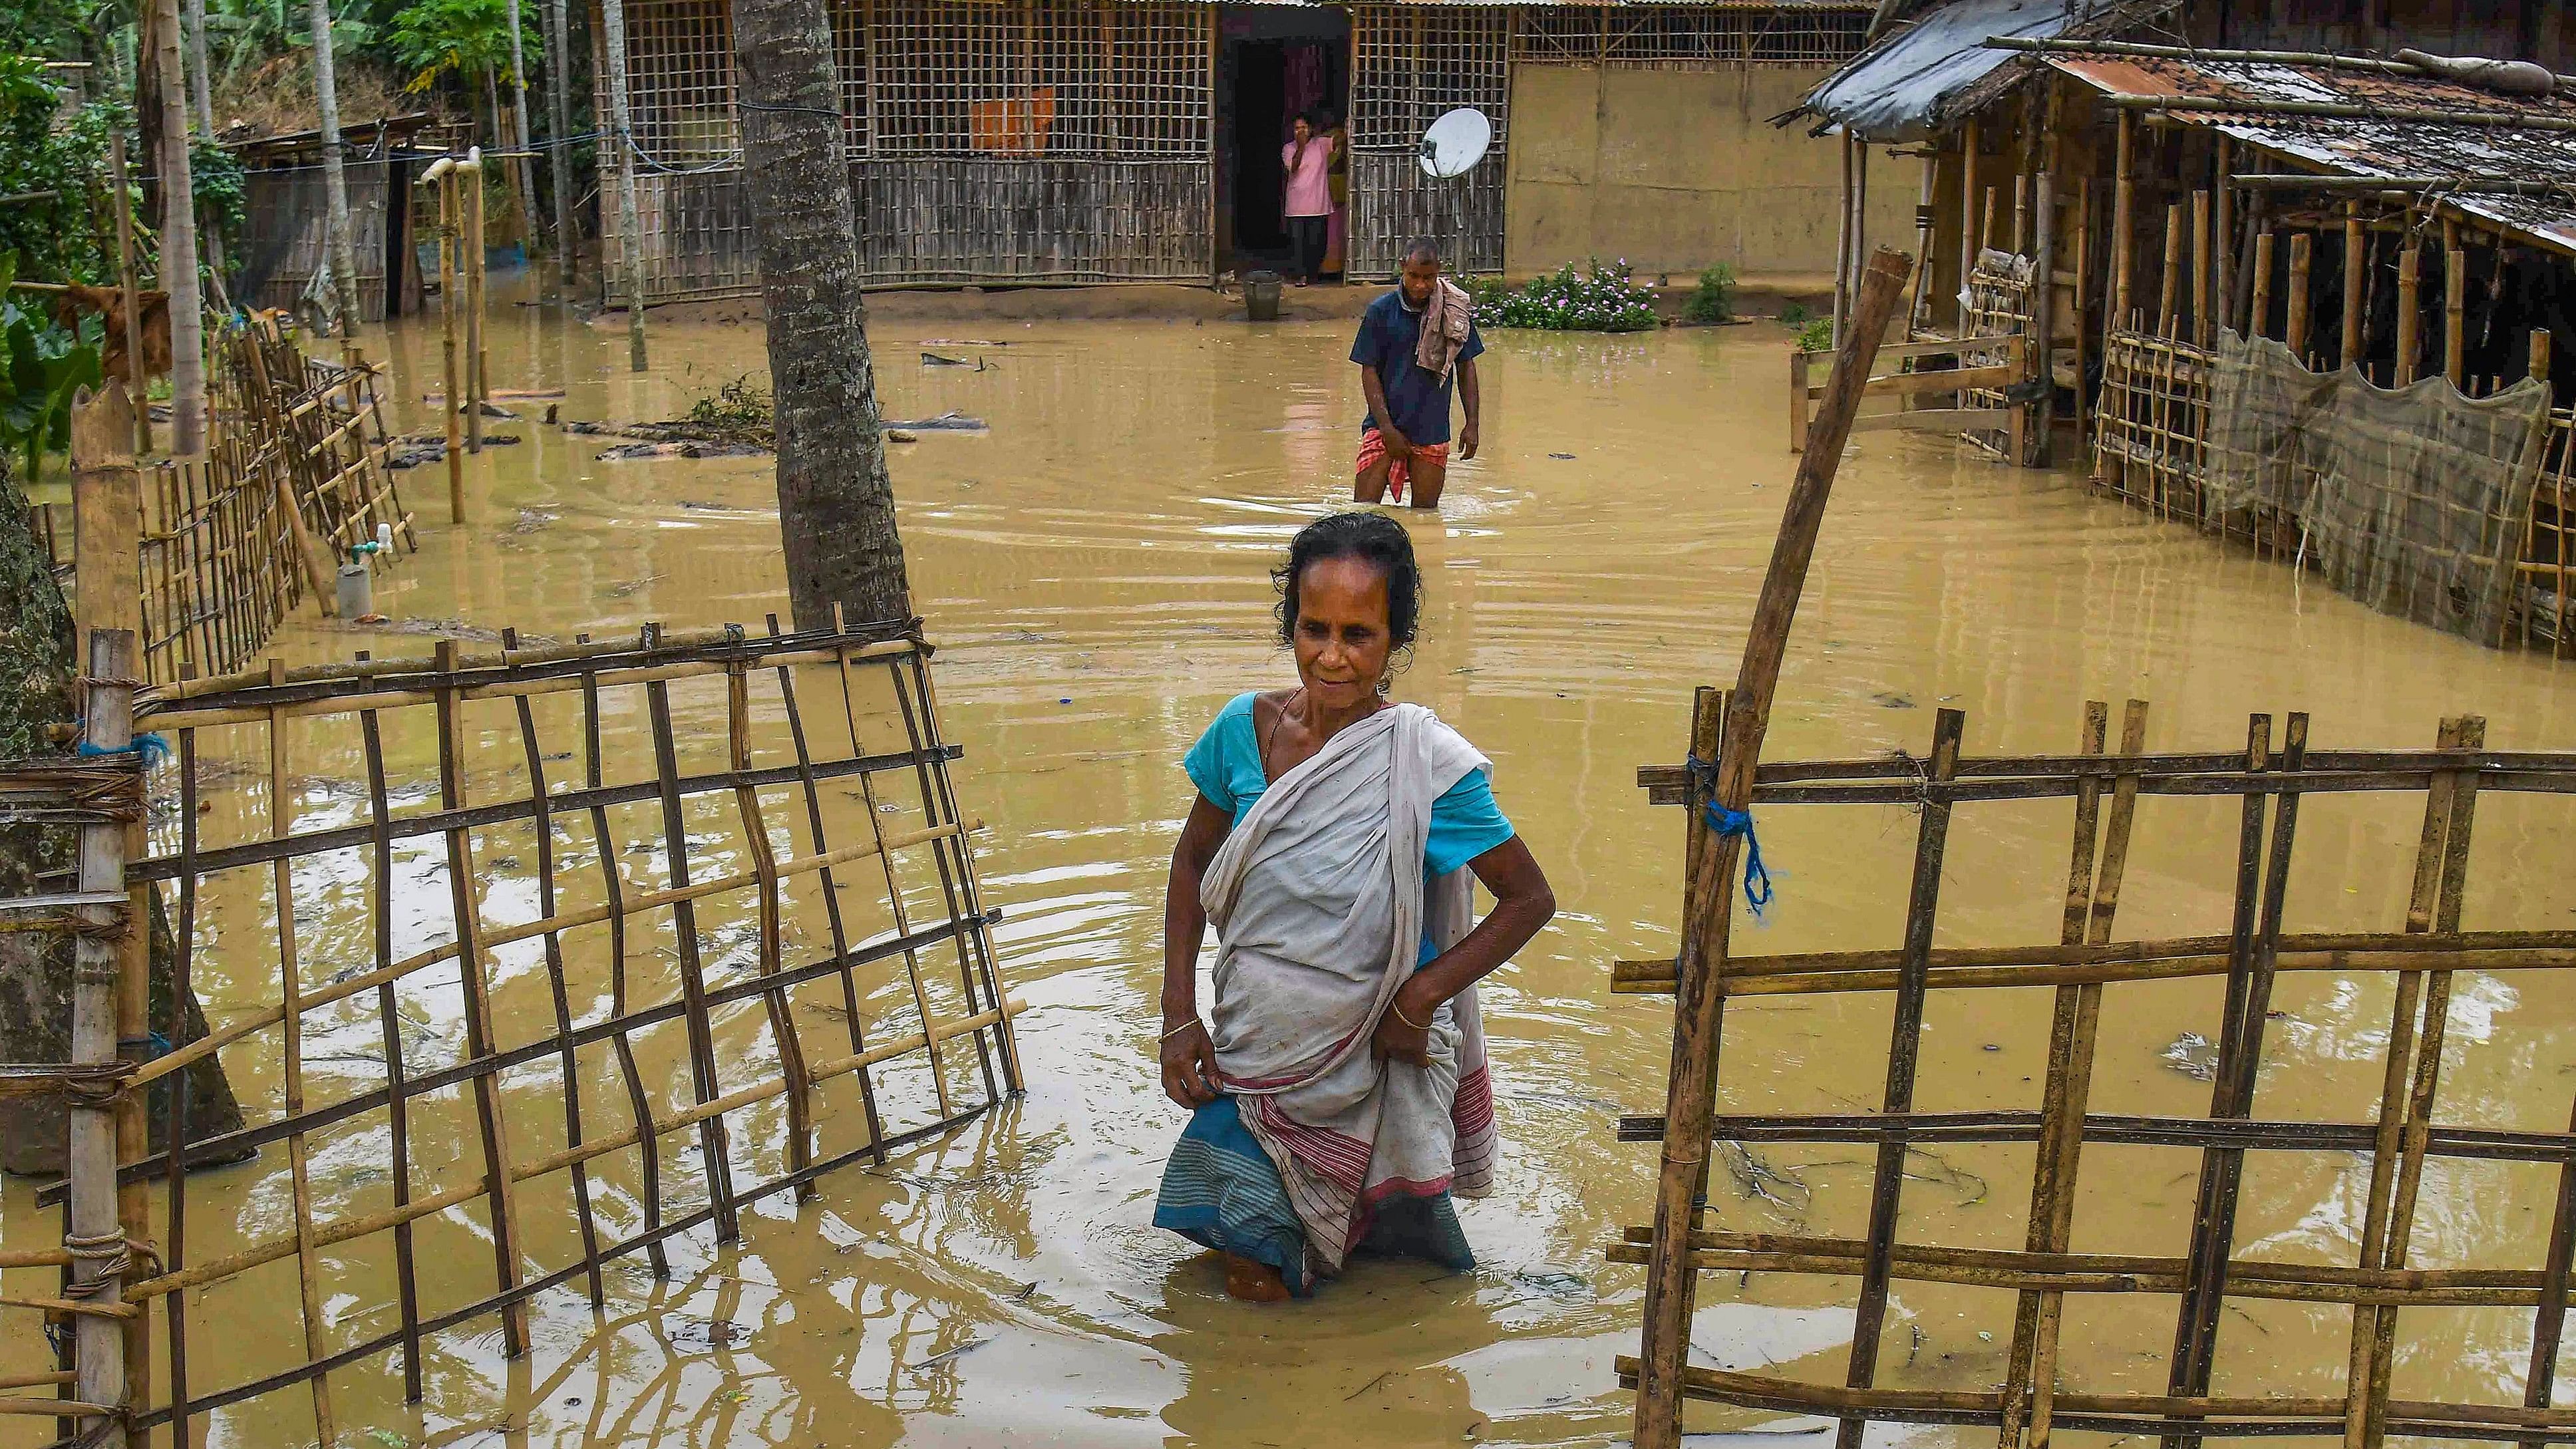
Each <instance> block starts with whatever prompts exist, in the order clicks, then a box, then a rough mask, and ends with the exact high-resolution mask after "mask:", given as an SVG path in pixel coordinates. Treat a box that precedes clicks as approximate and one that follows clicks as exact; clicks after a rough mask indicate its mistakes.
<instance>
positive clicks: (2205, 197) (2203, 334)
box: [2191, 191, 2217, 347]
mask: <svg viewBox="0 0 2576 1449" xmlns="http://www.w3.org/2000/svg"><path fill="white" fill-rule="evenodd" d="M2209 250H2210V235H2209V193H2208V192H2206V191H2195V192H2193V193H2192V194H2191V335H2192V340H2193V341H2195V342H2197V343H2199V344H2200V345H2201V346H2203V347H2207V346H2208V345H2210V343H2211V342H2212V341H2214V340H2216V334H2215V333H2214V332H2213V331H2212V330H2211V324H2212V323H2213V322H2215V321H2216V320H2217V319H2215V318H2213V317H2211V316H2210V313H2209V307H2210V291H2209V281H2210V278H2209Z"/></svg>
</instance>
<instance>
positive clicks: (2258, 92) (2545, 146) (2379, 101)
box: [2047, 52, 2576, 254]
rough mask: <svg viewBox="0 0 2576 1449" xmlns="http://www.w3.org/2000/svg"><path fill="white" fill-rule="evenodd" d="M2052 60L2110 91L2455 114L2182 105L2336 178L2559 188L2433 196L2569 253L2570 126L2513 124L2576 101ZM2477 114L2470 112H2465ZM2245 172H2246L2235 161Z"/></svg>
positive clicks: (2340, 74) (2345, 77) (2287, 73)
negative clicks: (2543, 192) (2559, 190)
mask: <svg viewBox="0 0 2576 1449" xmlns="http://www.w3.org/2000/svg"><path fill="white" fill-rule="evenodd" d="M2047 60H2048V64H2049V65H2050V66H2052V67H2054V68H2055V69H2057V70H2058V71H2060V72H2061V73H2063V74H2065V75H2068V76H2071V77H2073V78H2075V79H2077V80H2080V81H2082V82H2084V83H2085V84H2087V85H2090V86H2092V87H2093V88H2094V89H2096V90H2099V91H2101V92H2102V93H2103V94H2105V95H2111V96H2126V97H2139V96H2188V97H2194V98H2202V99H2216V100H2221V101H2225V100H2244V101H2255V102H2264V101H2296V102H2311V103H2321V104H2325V105H2331V106H2357V107H2361V108H2364V109H2367V110H2375V111H2383V112H2396V111H2405V112H2423V111H2428V110H2430V111H2445V112H2453V113H2458V114H2460V115H2461V116H2462V117H2463V119H2462V120H2459V121H2444V120H2439V119H2428V118H2423V117H2421V116H2419V115H2409V116H2406V117H2404V118H2400V117H2399V116H2396V115H2365V116H2354V117H2344V116H2309V115H2279V114H2268V113H2262V112H2258V111H2251V110H2248V111H2228V110H2223V109H2222V110H2178V111H2171V112H2168V113H2167V114H2169V115H2171V116H2172V118H2173V119H2174V120H2176V121H2178V122H2182V123H2185V124H2190V125H2205V126H2211V127H2215V128H2216V129H2218V130H2219V131H2222V132H2224V133H2225V134H2227V135H2229V136H2232V137H2234V138H2236V139H2237V140H2239V141H2242V142H2245V143H2246V144H2248V145H2251V146H2254V147H2256V148H2258V149H2260V150H2262V151H2264V152H2267V153H2269V154H2270V155H2272V156H2273V157H2275V158H2278V159H2281V160H2286V161H2289V162H2292V163H2305V164H2304V167H2302V168H2300V169H2314V170H2317V171H2322V172H2326V173H2328V174H2332V175H2341V176H2379V177H2390V178H2408V179H2416V178H2426V177H2450V178H2496V177H2507V178H2511V179H2513V180H2516V181H2533V182H2545V183H2555V184H2559V185H2562V186H2564V187H2565V191H2564V193H2563V194H2561V195H2554V196H2499V195H2477V194H2467V193H2440V192H2436V193H2434V194H2435V195H2436V196H2438V197H2439V199H2440V201H2441V203H2442V204H2443V205H2445V206H2449V207H2451V208H2454V209H2456V210H2458V211H2459V212H2461V213H2463V214H2466V215H2469V216H2473V217H2477V218H2479V219H2480V220H2483V221H2486V222H2488V223H2491V224H2493V225H2496V226H2499V227H2502V228H2504V229H2505V230H2507V231H2509V232H2512V233H2515V234H2518V235H2520V236H2522V237H2524V238H2526V239H2528V240H2531V241H2535V242H2539V243H2541V244H2543V245H2546V246H2550V247H2553V248H2555V249H2557V250H2559V251H2562V252H2568V253H2571V254H2576V131H2570V130H2557V129H2551V128H2549V126H2548V125H2547V124H2544V125H2541V126H2531V125H2516V124H2510V121H2511V120H2512V119H2514V118H2519V117H2528V118H2537V119H2541V120H2543V121H2544V122H2545V123H2549V122H2554V123H2558V124H2563V125H2567V126H2576V101H2569V100H2567V99H2566V98H2564V97H2552V98H2550V99H2546V100H2528V99H2520V98H2507V97H2502V96H2498V95H2495V94H2493V93H2491V92H2488V91H2483V90H2478V89H2475V88H2472V87H2469V86H2464V85H2458V84H2454V83H2452V82H2450V81H2445V80H2436V79H2432V78H2429V77H2417V76H2392V75H2377V74H2370V73H2366V72H2357V71H2350V70H2341V69H2337V68H2335V67H2331V66H2325V65H2290V64H2278V63H2273V62H2268V61H2240V60H2211V59H2198V60H2188V61H2186V60H2180V59H2167V58H2163V57H2142V56H2127V55H2099V54H2091V55H2087V54H2068V53H2062V52H2060V53H2052V54H2050V55H2049V56H2048V57H2047ZM2471 118H2476V119H2471ZM2240 169H2243V168H2240Z"/></svg>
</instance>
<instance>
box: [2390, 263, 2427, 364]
mask: <svg viewBox="0 0 2576 1449" xmlns="http://www.w3.org/2000/svg"><path fill="white" fill-rule="evenodd" d="M2423 284H2424V249H2423V248H2422V247H2419V246H2417V245H2415V244H2414V243H2413V242H2411V241H2410V242H2408V243H2407V244H2406V247H2405V249H2404V250H2403V251H2400V252H2399V253H2398V254H2397V361H2396V363H2395V364H2394V365H2393V367H2392V369H2391V372H2390V376H2391V377H2393V378H2394V379H2395V381H2396V385H2397V386H2399V387H2404V386H2406V385H2407V384H2408V383H2410V382H2413V381H2414V380H2415V352H2416V349H2417V348H2419V347H2421V346H2422V345H2423V341H2424V338H2423V332H2424V317H2423V302H2424V298H2423Z"/></svg>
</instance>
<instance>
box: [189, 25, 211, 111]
mask: <svg viewBox="0 0 2576 1449" xmlns="http://www.w3.org/2000/svg"><path fill="white" fill-rule="evenodd" d="M188 63H189V64H190V65H192V66H195V67H196V71H195V73H194V74H192V75H190V76H189V77H188V79H189V80H191V81H193V82H195V84H193V85H191V86H190V87H189V90H190V91H191V92H192V93H193V94H194V96H195V98H196V102H197V129H198V130H200V131H203V132H205V133H206V134H207V135H208V136H212V135H214V134H215V73H214V71H213V70H212V69H211V68H209V67H208V66H207V64H206V0H188Z"/></svg>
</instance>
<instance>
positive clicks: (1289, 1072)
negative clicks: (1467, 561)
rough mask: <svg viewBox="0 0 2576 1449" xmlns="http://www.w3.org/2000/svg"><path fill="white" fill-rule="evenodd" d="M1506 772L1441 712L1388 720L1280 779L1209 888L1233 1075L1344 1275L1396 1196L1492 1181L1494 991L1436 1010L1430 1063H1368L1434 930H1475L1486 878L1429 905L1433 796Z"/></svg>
mask: <svg viewBox="0 0 2576 1449" xmlns="http://www.w3.org/2000/svg"><path fill="white" fill-rule="evenodd" d="M1489 768H1490V764H1489V763H1488V762H1487V761H1486V760H1485V758H1484V757H1483V756H1482V755H1480V754H1478V753H1477V751H1476V749H1475V747H1474V746H1472V745H1470V744H1468V743H1467V741H1466V740H1465V739H1464V738H1462V737H1461V736H1460V735H1459V734H1458V733H1457V732H1456V731H1455V730H1452V729H1450V728H1449V727H1448V726H1446V725H1444V724H1442V723H1441V722H1440V721H1439V719H1438V718H1437V717H1436V716H1434V715H1433V714H1432V713H1431V712H1430V711H1429V710H1427V709H1424V708H1422V707H1421V706H1419V705H1408V704H1399V705H1394V706H1391V707H1389V708H1387V709H1383V710H1380V711H1379V712H1377V713H1376V714H1374V715H1371V716H1369V717H1368V718H1366V719H1364V720H1361V721H1359V722H1357V723H1355V724H1352V725H1350V726H1348V727H1346V728H1344V729H1343V730H1342V731H1341V732H1340V733H1338V734H1336V735H1334V736H1333V737H1332V739H1331V740H1329V741H1328V742H1327V743H1326V744H1325V746H1324V748H1323V749H1322V750H1321V751H1319V752H1318V753H1317V754H1316V755H1315V756H1314V758H1312V759H1310V760H1307V761H1306V762H1305V763H1304V764H1301V765H1299V766H1298V767H1297V768H1295V769H1293V770H1291V771H1289V772H1288V773H1287V774H1286V775H1285V776H1284V777H1282V778H1281V779H1279V780H1278V781H1277V782H1276V783H1274V784H1273V785H1272V786H1271V787H1270V789H1269V790H1268V791H1267V792H1266V793H1265V794H1264V795H1263V796H1262V797H1261V799H1260V800H1259V801H1258V802H1257V803H1256V804H1254V806H1253V807H1252V809H1251V811H1250V813H1249V814H1247V815H1245V816H1244V818H1243V819H1242V820H1241V821H1240V822H1239V823H1238V824H1237V825H1236V827H1235V829H1234V831H1233V833H1232V834H1231V835H1229V836H1228V837H1227V838H1226V842H1225V844H1224V846H1223V847H1221V848H1220V849H1219V850H1218V851H1217V854H1216V858H1215V860H1214V861H1212V862H1211V863H1210V866H1209V868H1208V871H1207V874H1206V877H1205V879H1204V882H1203V884H1202V887H1201V901H1202V903H1203V904H1204V905H1205V906H1206V908H1207V913H1208V919H1209V921H1210V922H1212V923H1213V924H1214V925H1215V926H1216V928H1217V932H1218V936H1219V940H1220V943H1221V944H1220V945H1219V947H1218V951H1217V959H1216V967H1215V976H1214V985H1215V995H1216V1002H1215V1010H1214V1013H1213V1015H1214V1020H1215V1030H1214V1037H1215V1046H1216V1057H1217V1067H1218V1070H1219V1073H1220V1075H1221V1076H1222V1077H1223V1079H1224V1085H1225V1088H1226V1090H1227V1091H1228V1092H1229V1093H1231V1094H1233V1095H1234V1096H1235V1097H1236V1098H1238V1099H1239V1103H1240V1109H1241V1114H1242V1119H1243V1124H1244V1126H1245V1127H1246V1128H1247V1129H1248V1130H1249V1131H1250V1132H1251V1134H1252V1136H1253V1137H1254V1138H1255V1139H1256V1140H1257V1141H1259V1142H1260V1144H1261V1146H1262V1148H1263V1150H1264V1152H1265V1153H1266V1154H1267V1155H1268V1156H1269V1157H1270V1159H1271V1160H1272V1162H1273V1163H1275V1164H1276V1165H1277V1166H1278V1168H1279V1173H1280V1178H1281V1181H1282V1184H1283V1186H1284V1187H1285V1188H1286V1190H1287V1195H1288V1198H1289V1201H1290V1203H1291V1205H1292V1206H1293V1207H1294V1208H1295V1210H1296V1213H1297V1218H1298V1221H1299V1222H1300V1223H1301V1224H1302V1225H1303V1226H1304V1228H1305V1230H1306V1239H1307V1247H1308V1251H1309V1252H1310V1253H1312V1254H1313V1255H1314V1257H1315V1258H1316V1259H1317V1260H1318V1262H1319V1263H1320V1265H1321V1266H1322V1268H1323V1269H1324V1271H1326V1272H1339V1271H1340V1270H1341V1266H1342V1262H1343V1259H1344V1258H1345V1257H1346V1256H1347V1255H1348V1253H1349V1251H1350V1250H1351V1248H1352V1247H1353V1246H1354V1245H1356V1244H1357V1243H1358V1241H1359V1239H1360V1238H1361V1236H1362V1235H1363V1234H1364V1233H1365V1232H1366V1231H1367V1228H1368V1226H1369V1219H1370V1215H1371V1212H1372V1210H1373V1209H1374V1207H1375V1206H1376V1205H1377V1204H1378V1203H1380V1202H1383V1201H1385V1200H1386V1199H1388V1198H1390V1197H1395V1196H1410V1197H1424V1196H1429V1195H1432V1194H1436V1193H1439V1192H1443V1191H1446V1192H1449V1193H1452V1194H1454V1195H1456V1196H1459V1197H1481V1196H1483V1195H1485V1194H1486V1193H1487V1192H1489V1191H1490V1190H1491V1188H1492V1183H1493V1169H1494V1160H1495V1155H1496V1147H1497V1142H1496V1133H1495V1127H1494V1107H1493V1085H1492V1078H1491V1075H1490V1073H1489V1071H1488V1069H1487V1063H1486V1053H1485V1033H1484V1023H1483V1019H1482V1017H1481V1015H1480V1013H1479V1011H1478V1008H1477V1002H1476V991H1475V988H1474V987H1472V986H1471V987H1469V988H1468V989H1467V990H1465V991H1463V992H1460V993H1459V994H1458V995H1457V996H1456V997H1454V998H1452V999H1451V1000H1450V1001H1449V1002H1448V1003H1447V1004H1446V1005H1444V1006H1442V1007H1441V1008H1440V1009H1439V1010H1438V1011H1436V1012H1435V1013H1434V1014H1433V1016H1432V1020H1431V1022H1430V1051H1429V1055H1430V1057H1431V1065H1430V1066H1428V1067H1423V1066H1417V1065H1415V1064H1413V1063H1410V1062H1385V1061H1379V1060H1377V1059H1376V1058H1375V1057H1374V1056H1373V1055H1372V1054H1371V1052H1370V1050H1369V1041H1370V1037H1371V1035H1372V1033H1374V1032H1375V1030H1376V1029H1377V1024H1378V1020H1379V1018H1380V1017H1381V1016H1382V1015H1383V1014H1384V1013H1385V1012H1386V1011H1387V1010H1388V1008H1389V1006H1390V1005H1391V1004H1392V1002H1393V1001H1394V999H1395V993H1396V988H1397V987H1399V986H1401V985H1402V984H1403V982H1404V980H1405V978H1407V977H1408V976H1410V975H1412V974H1413V971H1414V969H1415V966H1416V964H1417V959H1418V958H1417V952H1418V943H1419V942H1420V941H1421V940H1422V939H1423V937H1424V935H1425V934H1426V932H1427V933H1428V934H1429V935H1430V937H1431V938H1432V940H1433V941H1434V942H1435V943H1436V944H1437V946H1438V947H1439V949H1441V950H1446V949H1448V948H1449V947H1450V946H1452V945H1454V944H1455V943H1456V942H1457V941H1458V939H1459V938H1460V937H1463V936H1464V935H1465V934H1466V933H1467V930H1468V927H1469V925H1470V914H1471V911H1470V900H1469V883H1468V879H1467V873H1466V872H1464V871H1455V872H1452V873H1450V874H1449V875H1446V876H1442V877H1439V878H1437V879H1435V880H1434V881H1432V882H1430V883H1429V885H1430V889H1429V892H1428V894H1427V895H1426V893H1425V884H1426V883H1425V881H1424V879H1423V845H1424V841H1425V839H1426V838H1427V835H1428V832H1429V829H1430V819H1431V807H1432V803H1433V802H1434V801H1435V800H1437V799H1438V798H1439V797H1440V795H1441V794H1442V792H1444V791H1446V790H1447V789H1448V788H1449V787H1450V786H1451V785H1453V784H1456V783H1457V782H1458V781H1459V780H1461V779H1463V778H1464V777H1465V776H1466V774H1467V772H1468V771H1470V770H1479V769H1489ZM1426 916H1427V920H1426Z"/></svg>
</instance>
